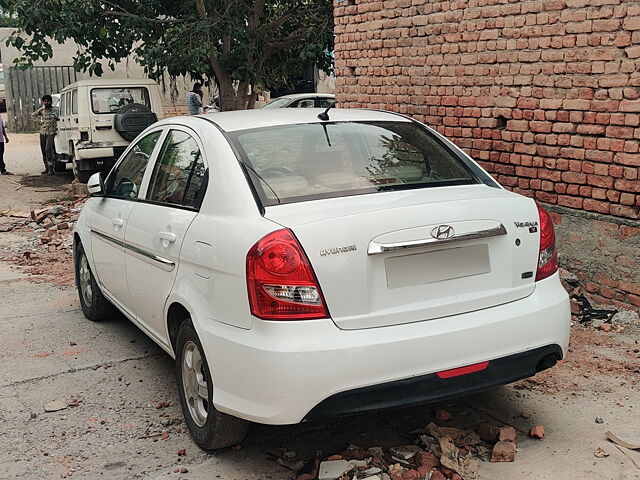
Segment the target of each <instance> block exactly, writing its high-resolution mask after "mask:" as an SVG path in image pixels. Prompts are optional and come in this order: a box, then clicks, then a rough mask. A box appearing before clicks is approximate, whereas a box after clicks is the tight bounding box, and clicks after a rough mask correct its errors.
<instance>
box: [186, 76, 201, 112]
mask: <svg viewBox="0 0 640 480" xmlns="http://www.w3.org/2000/svg"><path fill="white" fill-rule="evenodd" d="M187 107H188V108H189V115H198V114H199V113H202V108H203V106H202V84H201V83H194V84H193V90H191V91H190V92H188V93H187Z"/></svg>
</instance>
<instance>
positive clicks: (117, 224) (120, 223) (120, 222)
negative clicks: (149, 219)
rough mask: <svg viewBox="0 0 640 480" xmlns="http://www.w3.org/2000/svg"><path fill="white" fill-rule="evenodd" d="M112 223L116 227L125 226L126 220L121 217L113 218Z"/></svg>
mask: <svg viewBox="0 0 640 480" xmlns="http://www.w3.org/2000/svg"><path fill="white" fill-rule="evenodd" d="M111 223H112V224H113V226H114V227H124V220H123V219H121V218H112V219H111Z"/></svg>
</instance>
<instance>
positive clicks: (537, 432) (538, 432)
mask: <svg viewBox="0 0 640 480" xmlns="http://www.w3.org/2000/svg"><path fill="white" fill-rule="evenodd" d="M529 436H530V437H531V438H538V439H542V438H544V427H543V426H542V425H536V426H535V427H533V428H532V429H531V430H529Z"/></svg>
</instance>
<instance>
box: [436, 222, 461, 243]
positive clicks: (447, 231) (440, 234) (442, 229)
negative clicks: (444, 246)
mask: <svg viewBox="0 0 640 480" xmlns="http://www.w3.org/2000/svg"><path fill="white" fill-rule="evenodd" d="M455 233H456V232H455V231H454V230H453V227H452V226H451V225H438V226H437V227H436V228H434V229H433V230H431V236H432V237H433V238H437V239H438V240H446V239H447V238H451V237H453V236H454V235H455Z"/></svg>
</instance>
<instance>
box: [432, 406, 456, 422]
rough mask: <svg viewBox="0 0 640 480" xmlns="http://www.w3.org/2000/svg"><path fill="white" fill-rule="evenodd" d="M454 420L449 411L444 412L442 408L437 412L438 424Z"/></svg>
mask: <svg viewBox="0 0 640 480" xmlns="http://www.w3.org/2000/svg"><path fill="white" fill-rule="evenodd" d="M452 418H453V415H451V412H448V411H447V410H442V409H441V408H439V409H437V410H436V422H448V421H449V420H451V419H452Z"/></svg>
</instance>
